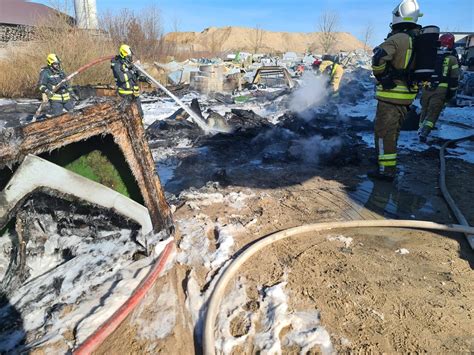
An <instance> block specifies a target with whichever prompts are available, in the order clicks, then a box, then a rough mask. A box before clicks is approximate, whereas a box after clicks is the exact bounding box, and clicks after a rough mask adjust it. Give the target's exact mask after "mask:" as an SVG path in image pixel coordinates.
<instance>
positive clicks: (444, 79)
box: [423, 51, 460, 100]
mask: <svg viewBox="0 0 474 355" xmlns="http://www.w3.org/2000/svg"><path fill="white" fill-rule="evenodd" d="M459 75H460V71H459V63H458V60H457V58H456V57H455V56H454V55H452V54H451V53H450V52H446V51H438V55H437V58H436V66H435V72H434V74H433V76H432V77H431V81H430V82H428V83H423V84H424V86H425V87H426V88H427V89H428V90H429V89H431V90H433V89H435V90H437V91H439V92H446V98H447V99H448V100H449V99H450V98H452V97H454V96H455V94H456V90H457V89H458V84H459Z"/></svg>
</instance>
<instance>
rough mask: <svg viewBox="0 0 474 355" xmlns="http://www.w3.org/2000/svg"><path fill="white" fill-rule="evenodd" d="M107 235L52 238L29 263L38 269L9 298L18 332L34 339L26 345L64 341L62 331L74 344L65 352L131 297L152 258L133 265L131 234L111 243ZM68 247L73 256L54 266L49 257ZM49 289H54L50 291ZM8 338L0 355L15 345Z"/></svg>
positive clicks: (124, 232)
mask: <svg viewBox="0 0 474 355" xmlns="http://www.w3.org/2000/svg"><path fill="white" fill-rule="evenodd" d="M110 234H111V233H110V232H102V233H100V235H101V236H100V238H98V240H95V241H94V242H91V241H89V243H86V242H84V241H82V242H81V239H80V238H78V237H77V236H74V235H72V236H67V237H65V236H62V237H59V236H55V235H52V236H51V238H50V239H48V241H47V242H46V244H45V250H44V255H43V256H42V257H38V258H31V259H32V260H29V261H28V267H30V268H37V269H33V273H32V275H31V276H30V278H29V279H28V280H27V282H26V283H24V284H23V285H22V286H21V287H20V288H18V289H17V290H15V291H14V292H13V293H12V294H10V295H9V296H8V298H9V303H10V304H11V305H13V306H14V307H15V308H16V309H17V310H18V311H19V312H20V313H21V317H22V321H23V330H24V331H25V332H26V333H32V334H35V340H34V341H33V342H31V343H29V346H31V347H35V346H37V345H42V346H44V345H48V344H50V343H54V342H56V341H58V340H64V339H63V334H64V333H65V332H75V333H76V341H77V343H76V344H72V343H70V342H68V341H66V343H68V345H69V347H73V346H76V345H78V344H79V343H81V342H83V341H84V340H85V339H86V338H87V337H88V336H89V335H90V334H91V333H92V332H93V331H95V329H97V328H98V327H99V326H100V325H101V324H102V323H103V322H104V321H105V320H107V319H108V318H109V317H110V316H111V315H112V314H113V313H114V312H115V311H116V310H117V309H118V308H119V307H120V306H121V305H122V304H123V303H124V302H125V301H126V300H127V299H128V298H129V297H130V295H131V294H132V292H133V291H134V289H135V288H136V287H137V286H138V284H139V283H140V282H141V281H142V279H143V278H144V277H145V276H146V274H147V273H148V271H149V270H150V267H151V265H152V264H153V262H154V256H151V257H148V258H144V259H142V260H139V261H133V259H132V255H133V254H134V253H135V251H136V250H137V246H136V244H135V243H134V242H132V238H131V236H130V231H128V230H122V231H121V232H120V236H119V237H118V238H117V237H115V238H114V239H109V238H108V236H110ZM2 239H3V237H2ZM67 247H68V248H69V249H70V250H71V251H72V252H73V254H74V255H76V256H75V257H74V258H73V259H72V260H70V261H68V262H62V263H60V262H58V260H57V258H56V257H54V255H53V254H54V251H55V248H67ZM59 250H61V249H59ZM56 252H57V251H56ZM30 257H31V256H30ZM30 257H29V258H30ZM59 280H60V281H59ZM56 281H58V282H56ZM53 284H57V285H58V286H57V287H56V288H54V289H51V288H52V286H51V285H53ZM4 311H5V309H2V310H0V318H1V317H2V316H6V314H5V313H3V312H4ZM3 335H5V334H3ZM3 335H2V336H3ZM13 335H14V334H10V335H8V336H6V338H5V339H2V341H0V350H2V351H9V350H10V349H11V346H16V345H17V344H14V343H12V341H11V337H12V336H13ZM7 340H8V341H7Z"/></svg>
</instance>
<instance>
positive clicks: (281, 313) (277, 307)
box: [254, 282, 291, 354]
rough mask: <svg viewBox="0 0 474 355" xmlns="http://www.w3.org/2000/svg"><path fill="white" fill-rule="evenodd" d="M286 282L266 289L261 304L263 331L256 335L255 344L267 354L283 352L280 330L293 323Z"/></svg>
mask: <svg viewBox="0 0 474 355" xmlns="http://www.w3.org/2000/svg"><path fill="white" fill-rule="evenodd" d="M285 287H286V282H282V283H279V284H277V285H275V286H272V287H268V288H266V289H265V290H264V298H263V302H262V306H261V311H262V313H263V319H262V320H261V324H262V331H260V332H258V333H257V334H256V335H255V339H254V344H255V346H256V347H257V348H258V349H259V350H260V351H262V352H263V353H266V354H281V347H282V344H281V340H280V332H281V331H282V329H283V328H285V327H287V326H289V325H290V324H291V320H290V318H289V317H287V314H288V298H287V296H286V294H285V291H284V290H285Z"/></svg>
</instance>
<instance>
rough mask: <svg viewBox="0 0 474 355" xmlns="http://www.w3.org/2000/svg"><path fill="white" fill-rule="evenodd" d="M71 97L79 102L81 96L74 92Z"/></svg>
mask: <svg viewBox="0 0 474 355" xmlns="http://www.w3.org/2000/svg"><path fill="white" fill-rule="evenodd" d="M71 96H72V98H73V99H74V100H76V101H79V100H80V98H79V96H77V94H76V93H75V92H74V91H71Z"/></svg>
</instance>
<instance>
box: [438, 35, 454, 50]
mask: <svg viewBox="0 0 474 355" xmlns="http://www.w3.org/2000/svg"><path fill="white" fill-rule="evenodd" d="M454 41H455V38H454V35H453V34H452V33H445V34H444V35H442V36H441V37H440V38H439V43H440V46H441V48H446V49H450V50H452V49H453V48H454Z"/></svg>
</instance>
